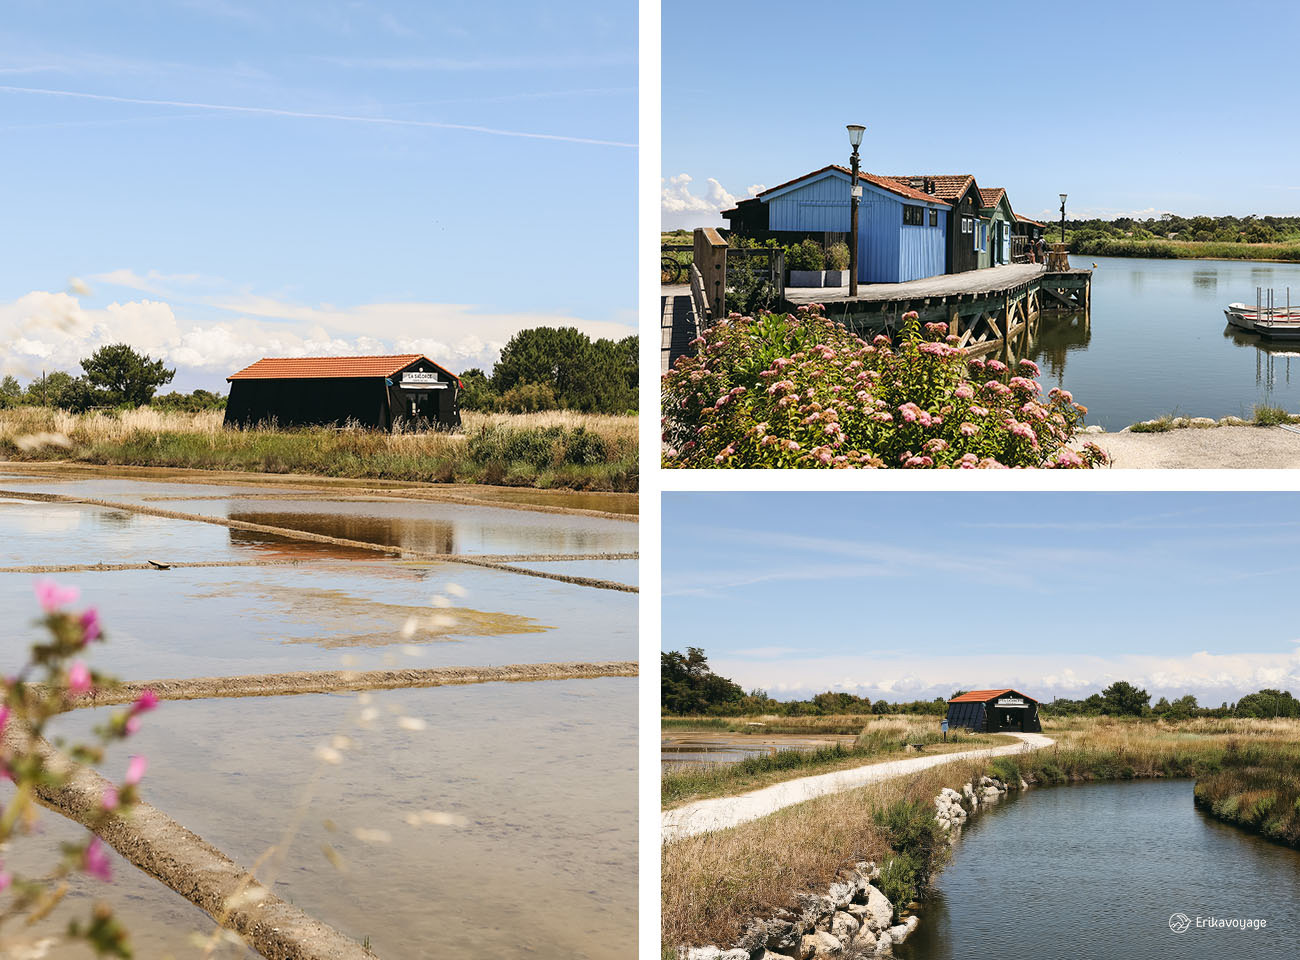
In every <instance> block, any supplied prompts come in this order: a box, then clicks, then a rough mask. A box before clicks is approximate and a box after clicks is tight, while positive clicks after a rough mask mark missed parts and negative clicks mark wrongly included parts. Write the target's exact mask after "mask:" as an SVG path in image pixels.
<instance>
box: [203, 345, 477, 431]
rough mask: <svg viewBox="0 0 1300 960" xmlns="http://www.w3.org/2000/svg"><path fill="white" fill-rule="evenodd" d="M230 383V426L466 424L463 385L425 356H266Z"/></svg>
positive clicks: (228, 405)
mask: <svg viewBox="0 0 1300 960" xmlns="http://www.w3.org/2000/svg"><path fill="white" fill-rule="evenodd" d="M226 380H227V381H228V382H229V383H230V398H229V399H228V400H227V401H226V426H239V427H247V426H253V425H255V424H258V423H266V422H270V421H271V420H274V421H275V422H276V423H277V424H279V425H281V426H328V425H342V424H345V423H348V422H349V421H351V422H353V423H358V424H360V425H361V426H363V427H374V428H378V429H381V430H392V429H393V428H394V427H395V426H397V425H398V424H402V425H405V426H412V427H416V428H429V427H444V428H445V427H457V426H460V405H459V403H458V394H459V391H460V387H461V383H460V379H459V378H458V377H457V376H456V375H455V374H454V373H452V372H451V371H450V370H448V369H446V368H445V367H442V366H439V365H438V364H436V363H434V362H433V361H432V360H430V359H429V358H428V357H426V356H424V355H422V354H418V353H406V354H399V355H396V356H383V357H266V358H264V359H262V360H259V361H257V363H255V364H253V365H252V366H249V367H245V368H244V369H243V370H240V371H239V372H238V373H233V374H231V375H230V376H229V377H227V378H226Z"/></svg>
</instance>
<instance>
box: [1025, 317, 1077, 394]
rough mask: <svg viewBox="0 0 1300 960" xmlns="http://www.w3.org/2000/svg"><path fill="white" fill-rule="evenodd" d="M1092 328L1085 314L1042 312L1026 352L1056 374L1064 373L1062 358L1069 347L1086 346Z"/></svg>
mask: <svg viewBox="0 0 1300 960" xmlns="http://www.w3.org/2000/svg"><path fill="white" fill-rule="evenodd" d="M1091 339H1092V328H1091V326H1090V325H1089V323H1088V317H1087V315H1086V314H1084V313H1082V312H1079V313H1069V314H1045V315H1044V316H1043V318H1042V321H1041V322H1040V323H1039V325H1038V330H1037V331H1036V336H1035V337H1034V338H1033V340H1032V341H1031V342H1030V345H1029V352H1028V354H1027V356H1028V357H1029V358H1030V359H1032V360H1033V361H1034V362H1035V363H1037V364H1038V365H1039V366H1040V367H1042V368H1043V370H1044V371H1045V372H1046V373H1048V374H1049V375H1051V376H1052V377H1054V378H1056V379H1057V380H1063V379H1064V377H1065V359H1066V355H1067V354H1068V353H1069V352H1070V351H1071V350H1080V349H1086V348H1087V346H1088V342H1089V341H1090V340H1091Z"/></svg>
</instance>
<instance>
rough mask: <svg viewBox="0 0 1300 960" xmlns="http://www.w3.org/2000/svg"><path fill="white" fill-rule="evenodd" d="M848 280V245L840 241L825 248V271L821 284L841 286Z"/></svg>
mask: <svg viewBox="0 0 1300 960" xmlns="http://www.w3.org/2000/svg"><path fill="white" fill-rule="evenodd" d="M848 282H849V245H848V244H847V243H844V242H843V241H840V242H839V243H832V244H831V245H830V246H829V247H827V248H826V273H825V275H824V276H823V278H822V285H823V286H826V287H843V286H845V285H846V284H847V283H848Z"/></svg>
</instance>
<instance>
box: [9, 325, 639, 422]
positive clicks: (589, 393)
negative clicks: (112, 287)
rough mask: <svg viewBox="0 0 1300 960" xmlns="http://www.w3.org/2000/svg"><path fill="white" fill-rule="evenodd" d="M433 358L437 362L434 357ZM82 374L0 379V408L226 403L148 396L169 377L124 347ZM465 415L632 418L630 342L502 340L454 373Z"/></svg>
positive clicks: (183, 407) (103, 351)
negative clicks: (496, 351) (486, 362)
mask: <svg viewBox="0 0 1300 960" xmlns="http://www.w3.org/2000/svg"><path fill="white" fill-rule="evenodd" d="M434 359H437V358H436V357H435V358H434ZM81 368H82V370H83V371H84V373H82V374H80V375H75V374H71V373H68V372H66V371H63V370H51V371H48V372H45V373H42V374H41V376H39V377H37V378H36V379H34V380H32V381H31V383H29V384H28V385H27V386H26V387H24V386H23V385H22V384H21V383H19V382H18V380H17V378H15V377H13V376H6V377H4V378H3V380H0V409H3V408H5V407H18V406H33V407H51V408H55V409H59V410H70V411H72V412H73V413H84V412H85V411H87V410H91V409H96V408H107V409H116V408H133V407H138V406H145V405H148V406H152V407H156V408H160V409H163V410H175V411H179V412H183V413H198V412H201V411H203V410H224V409H225V406H226V397H225V396H224V395H223V394H220V393H214V392H211V391H208V390H195V391H194V392H193V393H176V392H172V393H166V394H161V395H155V394H156V392H157V390H158V388H159V387H160V386H162V385H163V384H166V383H170V382H171V380H172V377H173V376H175V374H176V371H175V370H169V369H168V368H167V367H166V365H165V364H164V363H163V361H161V360H154V359H153V358H152V357H150V356H148V355H146V354H142V353H138V352H136V351H135V350H133V349H132V348H131V347H129V346H128V345H127V344H125V343H117V344H112V345H110V346H106V347H101V348H100V349H98V350H96V351H95V352H94V353H93V354H92V355H91V356H89V357H86V358H85V359H83V360H82V361H81ZM461 382H462V383H463V384H464V390H463V391H462V393H461V397H460V403H461V407H462V408H463V409H466V410H483V411H488V412H491V411H501V412H503V413H533V412H535V411H539V410H578V411H581V412H583V413H612V414H625V413H635V412H636V408H637V338H636V337H624V338H623V339H622V340H618V341H614V340H595V341H593V340H591V339H590V338H589V337H587V335H586V334H584V333H581V332H579V331H578V330H577V329H576V328H574V327H534V328H533V329H531V330H521V331H520V332H519V333H517V334H515V335H514V336H513V337H511V338H510V342H509V343H507V344H506V345H505V347H504V349H502V351H501V358H500V359H499V360H498V361H497V363H496V365H495V366H494V367H493V368H492V375H491V376H490V377H489V376H488V375H487V374H485V373H484V372H483V371H482V370H480V369H479V368H477V367H474V368H472V369H469V370H466V371H465V372H464V373H463V374H461Z"/></svg>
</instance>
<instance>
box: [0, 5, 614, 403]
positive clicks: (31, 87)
mask: <svg viewBox="0 0 1300 960" xmlns="http://www.w3.org/2000/svg"><path fill="white" fill-rule="evenodd" d="M0 86H3V88H4V89H0V137H3V140H4V144H5V148H4V149H3V150H2V151H0V177H2V178H3V180H4V182H5V183H6V184H7V185H8V188H9V189H7V190H6V191H5V193H6V197H5V218H4V219H5V230H4V239H3V241H0V261H2V262H3V263H4V269H3V271H0V278H2V279H0V335H3V336H4V338H5V340H6V341H7V342H8V343H10V344H14V345H15V346H14V347H13V348H12V349H10V350H9V351H7V354H8V355H7V357H6V358H5V360H4V362H5V365H6V369H5V371H4V372H14V373H18V374H19V375H20V377H21V376H28V375H31V374H32V373H33V372H35V373H39V369H40V368H41V367H63V368H65V369H66V368H72V369H75V363H76V358H78V357H80V356H84V355H85V354H86V351H87V350H88V349H90V348H93V347H94V346H97V345H99V344H100V343H103V342H112V341H113V340H116V339H126V340H128V341H129V342H133V343H136V344H138V345H139V346H140V347H142V348H144V349H147V350H149V351H150V352H152V353H153V355H155V356H159V355H162V356H165V357H166V358H167V359H168V360H169V362H172V363H176V364H177V365H178V366H179V367H180V368H181V372H180V373H179V374H178V376H177V380H176V383H177V385H178V386H181V387H182V388H189V387H193V386H204V387H209V388H210V387H214V386H218V385H222V386H224V384H223V383H222V379H223V378H224V377H225V376H226V375H227V374H228V373H230V372H232V371H233V370H235V369H237V368H238V367H240V366H243V365H244V364H246V363H248V362H250V361H251V360H252V359H256V358H257V357H258V356H262V355H265V354H295V353H296V354H305V353H334V354H339V353H351V352H361V353H366V352H383V351H385V350H399V349H400V350H403V351H405V350H418V351H423V352H428V353H430V354H431V355H432V356H433V357H434V358H435V359H438V360H440V361H442V362H444V363H447V364H448V365H449V366H451V367H452V368H453V369H464V368H465V367H468V366H472V365H475V364H479V365H484V364H488V365H490V363H491V362H492V361H493V360H494V359H495V355H496V351H497V350H498V349H499V347H500V345H501V344H502V343H503V342H504V341H505V340H506V339H508V337H509V335H510V334H511V333H512V332H514V331H515V330H517V329H520V328H522V327H525V326H532V325H537V324H539V323H563V324H575V325H577V326H579V327H581V328H583V329H584V330H586V331H587V332H589V333H590V334H592V335H601V336H625V335H627V334H629V333H632V332H634V324H635V309H636V272H635V249H636V246H635V214H636V196H635V192H636V149H635V140H636V133H637V95H636V86H637V36H636V16H635V5H634V4H631V3H614V4H609V3H598V2H595V0H560V2H556V3H547V4H541V5H539V4H533V3H525V2H520V0H507V2H494V3H487V4H485V3H443V2H440V3H437V4H431V3H422V2H379V0H376V2H369V0H358V2H343V0H284V2H279V3H275V4H269V3H254V2H252V0H141V2H114V3H105V2H64V3H57V4H54V3H42V2H35V0H13V2H9V3H6V4H5V16H4V20H3V24H0ZM36 91H51V92H36ZM235 108H238V109H235ZM466 128H476V129H466ZM593 237H595V238H599V239H598V241H593Z"/></svg>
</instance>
